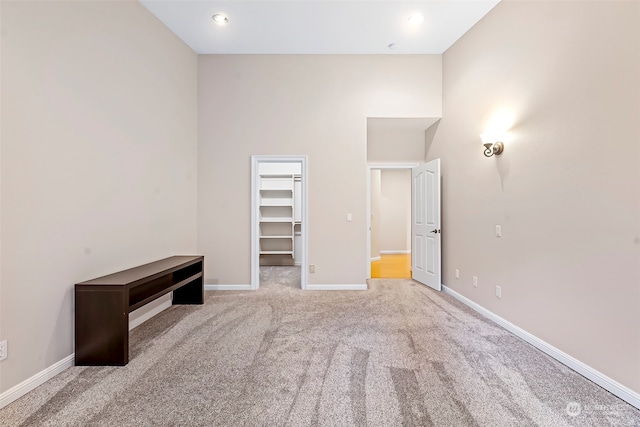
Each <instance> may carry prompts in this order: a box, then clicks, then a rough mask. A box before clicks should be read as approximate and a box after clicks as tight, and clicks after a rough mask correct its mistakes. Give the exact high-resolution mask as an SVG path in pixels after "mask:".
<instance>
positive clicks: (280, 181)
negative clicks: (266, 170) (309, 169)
mask: <svg viewBox="0 0 640 427" xmlns="http://www.w3.org/2000/svg"><path fill="white" fill-rule="evenodd" d="M298 178H299V177H298ZM295 179H296V175H291V174H261V175H260V204H259V207H260V255H280V256H282V255H289V256H291V258H293V257H294V229H295V218H294V217H295V214H294V211H295V200H294V186H295Z"/></svg>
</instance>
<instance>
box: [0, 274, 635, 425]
mask: <svg viewBox="0 0 640 427" xmlns="http://www.w3.org/2000/svg"><path fill="white" fill-rule="evenodd" d="M290 276H291V275H290ZM293 276H295V274H293ZM269 280H270V279H268V280H265V282H264V285H263V286H262V287H261V288H260V290H258V291H246V292H245V291H234V292H229V291H227V292H224V291H214V292H207V295H206V303H205V304H204V305H202V306H173V307H171V308H170V309H168V310H165V311H164V312H162V313H161V314H159V315H158V316H156V317H154V318H153V319H152V320H150V321H148V322H146V323H144V324H142V325H141V326H139V327H138V328H136V329H135V330H134V331H132V333H131V351H130V352H131V361H130V363H129V364H128V365H127V366H125V367H73V368H70V369H68V370H67V371H65V372H63V373H61V374H60V375H58V376H57V377H55V378H54V379H52V380H50V381H49V382H47V383H46V384H44V385H42V386H41V387H39V388H38V389H36V390H34V391H33V392H31V393H29V394H28V395H26V396H24V397H22V398H21V399H19V400H17V401H15V402H14V403H12V404H11V405H8V406H7V407H6V408H4V409H2V410H0V424H1V425H3V426H17V425H29V426H41V425H44V426H47V425H49V426H65V425H73V426H145V425H162V426H168V425H172V426H173V425H184V426H186V425H202V426H205V425H206V426H316V425H319V426H365V425H369V426H396V425H398V426H399V425H403V426H432V425H435V426H492V427H493V426H509V427H513V426H536V425H539V426H553V427H562V426H608V425H612V426H613V425H615V426H638V425H640V411H638V410H637V409H635V408H633V407H632V406H630V405H628V404H626V403H624V402H623V401H621V400H619V399H617V398H616V397H615V396H613V395H611V394H610V393H608V392H607V391H605V390H603V389H601V388H600V387H598V386H597V385H595V384H593V383H591V382H590V381H588V380H586V379H584V378H583V377H581V376H580V375H578V374H577V373H575V372H573V371H572V370H570V369H569V368H567V367H565V366H564V365H562V364H560V363H558V362H556V361H554V360H553V359H551V358H549V357H548V356H546V355H545V354H543V353H541V352H540V351H538V350H537V349H535V348H534V347H532V346H530V345H529V344H527V343H525V342H523V341H521V340H520V339H518V338H517V337H515V336H513V335H511V334H510V333H508V332H506V331H505V330H504V329H502V328H500V327H499V326H497V325H495V324H494V323H492V322H490V321H488V320H486V319H484V318H482V317H481V316H479V315H478V314H476V313H475V312H473V311H471V310H470V309H468V308H467V307H465V306H463V305H461V304H460V303H458V302H457V301H455V300H454V299H452V298H450V297H449V296H447V295H444V294H441V293H438V292H435V291H432V290H430V289H428V288H425V287H424V286H422V285H420V284H417V283H416V282H413V281H411V280H408V279H401V280H390V279H377V280H372V281H370V283H369V288H370V289H369V290H367V291H302V290H300V289H296V288H295V287H293V286H292V285H291V284H290V283H284V282H285V281H284V280H283V283H272V282H269ZM275 282H277V281H275ZM572 402H575V403H576V404H579V405H580V406H575V405H573V406H572V408H573V410H574V412H571V411H569V412H571V414H572V415H573V416H572V415H570V414H569V413H568V411H567V406H568V405H572ZM576 408H577V409H578V410H577V411H576ZM577 412H579V413H577Z"/></svg>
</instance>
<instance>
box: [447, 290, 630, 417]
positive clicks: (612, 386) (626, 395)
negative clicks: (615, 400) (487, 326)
mask: <svg viewBox="0 0 640 427" xmlns="http://www.w3.org/2000/svg"><path fill="white" fill-rule="evenodd" d="M442 289H443V290H444V292H445V293H447V294H449V295H451V296H452V297H454V298H455V299H457V300H458V301H460V302H462V303H463V304H465V305H467V306H469V307H470V308H472V309H473V310H475V311H477V312H478V313H480V314H482V315H483V316H485V317H486V318H488V319H491V320H493V321H494V322H495V323H497V324H498V325H500V326H502V327H503V328H505V329H506V330H508V331H509V332H511V333H512V334H514V335H516V336H518V337H520V338H521V339H523V340H525V341H526V342H528V343H529V344H531V345H532V346H534V347H536V348H537V349H539V350H541V351H543V352H544V353H546V354H548V355H549V356H551V357H553V358H554V359H556V360H557V361H558V362H560V363H562V364H563V365H566V366H567V367H569V368H571V369H573V370H574V371H576V372H577V373H579V374H580V375H582V376H583V377H585V378H587V379H589V380H591V381H593V382H594V383H596V384H598V385H599V386H600V387H602V388H604V389H605V390H607V391H609V392H610V393H612V394H614V395H616V396H618V397H619V398H620V399H622V400H624V401H625V402H627V403H629V404H630V405H633V406H635V407H636V408H638V409H640V393H636V392H635V391H633V390H631V389H630V388H628V387H626V386H624V385H622V384H620V383H619V382H617V381H615V380H613V379H611V378H609V377H608V376H606V375H604V374H603V373H602V372H600V371H598V370H596V369H594V368H592V367H591V366H588V365H586V364H584V363H582V362H581V361H579V360H578V359H576V358H574V357H572V356H569V355H568V354H567V353H565V352H563V351H562V350H559V349H557V348H555V347H554V346H552V345H551V344H549V343H547V342H545V341H543V340H541V339H540V338H538V337H536V336H535V335H532V334H530V333H529V332H527V331H525V330H524V329H522V328H520V327H518V326H516V325H514V324H513V323H511V322H509V321H507V320H505V319H503V318H502V317H500V316H498V315H497V314H495V313H493V312H491V311H489V310H487V309H486V308H484V307H482V306H481V305H479V304H477V303H475V302H473V301H471V300H470V299H468V298H467V297H465V296H463V295H461V294H459V293H457V292H456V291H454V290H453V289H451V288H448V287H446V286H444V285H442Z"/></svg>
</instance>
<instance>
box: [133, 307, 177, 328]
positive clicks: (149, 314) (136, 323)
mask: <svg viewBox="0 0 640 427" xmlns="http://www.w3.org/2000/svg"><path fill="white" fill-rule="evenodd" d="M169 307H171V300H168V301H165V302H163V303H162V304H160V305H159V306H157V307H155V308H153V309H151V310H149V311H148V312H146V313H144V314H143V315H142V316H140V317H136V318H135V319H133V320H130V321H129V330H132V329H133V328H137V327H138V326H140V325H142V324H143V323H144V322H146V321H147V320H149V319H151V318H152V317H153V316H155V315H156V314H158V313H160V312H161V311H164V310H166V309H167V308H169ZM140 308H142V307H140ZM129 315H131V314H129Z"/></svg>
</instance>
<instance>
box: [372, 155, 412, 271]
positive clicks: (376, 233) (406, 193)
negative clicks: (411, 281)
mask: <svg viewBox="0 0 640 427" xmlns="http://www.w3.org/2000/svg"><path fill="white" fill-rule="evenodd" d="M417 165H418V164H417V163H398V164H370V165H368V179H367V210H368V218H369V224H368V227H367V230H368V231H367V249H368V259H369V260H370V261H369V262H368V263H367V277H368V278H394V279H400V278H410V277H411V170H412V168H414V167H416V166H417Z"/></svg>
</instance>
